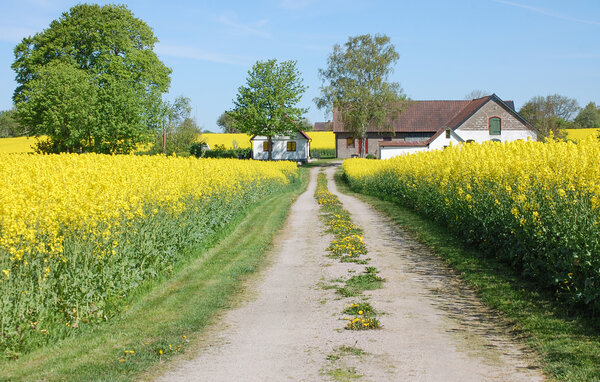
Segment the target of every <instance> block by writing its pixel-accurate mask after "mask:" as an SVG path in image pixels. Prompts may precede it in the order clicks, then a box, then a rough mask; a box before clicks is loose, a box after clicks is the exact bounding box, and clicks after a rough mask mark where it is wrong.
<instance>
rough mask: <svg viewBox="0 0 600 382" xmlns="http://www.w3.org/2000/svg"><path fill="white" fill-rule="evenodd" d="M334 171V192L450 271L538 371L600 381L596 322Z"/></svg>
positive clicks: (598, 323) (599, 336) (599, 325)
mask: <svg viewBox="0 0 600 382" xmlns="http://www.w3.org/2000/svg"><path fill="white" fill-rule="evenodd" d="M342 177H343V175H342V174H341V172H338V173H337V174H336V176H335V180H336V183H337V186H338V189H339V190H340V191H341V192H343V193H346V194H351V195H353V196H355V197H357V198H359V199H361V200H363V201H365V202H367V203H369V204H371V205H372V206H373V207H375V208H376V209H377V210H379V211H380V212H381V213H383V214H385V215H387V216H389V217H390V218H391V219H392V220H394V221H395V222H396V223H397V224H398V225H399V226H400V227H402V228H403V229H404V230H405V231H407V232H410V233H411V234H412V235H413V236H414V237H415V238H416V239H417V240H418V241H420V242H421V243H424V244H426V245H427V246H428V247H430V248H431V249H432V250H433V251H434V253H436V254H437V255H438V256H440V257H441V258H442V259H444V260H445V262H446V263H447V264H448V265H449V266H450V267H452V268H453V269H455V270H456V271H457V273H458V274H459V275H460V277H461V278H462V279H463V280H464V281H465V282H466V283H467V284H468V285H469V286H471V287H472V288H473V289H475V290H476V291H477V293H478V295H479V296H480V298H481V300H482V301H483V302H484V303H485V304H487V305H488V306H490V307H492V308H493V309H495V310H497V311H498V312H500V313H501V314H502V316H503V317H504V318H505V319H507V320H509V321H511V322H512V328H513V332H514V334H515V336H518V337H519V338H521V339H522V340H523V341H525V342H526V343H527V344H528V345H529V346H530V347H531V348H532V349H534V350H536V351H537V353H538V354H539V355H540V357H541V360H542V363H543V367H544V370H545V371H546V372H547V373H548V374H549V375H551V377H552V378H554V379H556V380H561V381H574V382H575V381H600V321H599V320H598V319H593V318H590V317H586V316H582V315H578V316H577V315H571V314H569V313H568V312H567V311H566V310H565V309H564V308H561V307H560V306H559V305H558V304H556V303H555V298H554V296H553V295H552V293H550V292H548V291H544V290H541V289H538V288H537V287H536V286H535V285H534V284H533V283H531V282H530V281H528V280H526V279H525V278H523V277H521V276H520V275H519V274H518V273H516V272H515V270H514V269H512V268H511V267H510V266H509V265H507V264H504V263H501V262H499V261H497V260H496V259H494V258H490V257H485V256H483V255H482V254H481V253H480V252H479V251H477V250H476V249H474V248H472V247H469V246H467V245H465V244H464V243H463V242H461V241H460V240H459V239H458V238H455V237H453V236H452V233H451V232H450V231H449V230H448V229H447V228H446V227H442V226H440V225H437V224H436V223H434V222H432V221H431V220H429V219H427V218H424V217H422V216H420V215H419V214H417V213H416V212H414V211H413V210H410V209H407V208H405V207H402V206H400V205H397V204H395V203H394V202H392V201H386V200H381V199H378V198H375V197H372V196H368V195H362V194H357V193H354V192H352V191H351V190H350V189H349V187H348V186H347V184H346V183H345V182H344V180H343V179H342Z"/></svg>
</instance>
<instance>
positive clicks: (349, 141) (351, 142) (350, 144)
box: [346, 138, 354, 149]
mask: <svg viewBox="0 0 600 382" xmlns="http://www.w3.org/2000/svg"><path fill="white" fill-rule="evenodd" d="M346 147H347V148H352V149H353V148H354V138H346Z"/></svg>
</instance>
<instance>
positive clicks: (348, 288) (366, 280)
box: [336, 267, 384, 297]
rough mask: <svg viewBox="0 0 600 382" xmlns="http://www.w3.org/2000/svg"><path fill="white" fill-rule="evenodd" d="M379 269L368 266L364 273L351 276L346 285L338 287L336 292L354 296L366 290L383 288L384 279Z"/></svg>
mask: <svg viewBox="0 0 600 382" xmlns="http://www.w3.org/2000/svg"><path fill="white" fill-rule="evenodd" d="M378 272H379V271H378V270H377V269H376V268H374V267H367V269H366V270H365V272H364V273H362V274H360V275H356V276H352V277H350V278H349V279H348V280H346V285H345V286H343V287H338V288H337V290H336V292H337V293H338V294H339V295H341V296H343V297H354V296H358V295H360V294H361V293H362V292H364V291H366V290H374V289H379V288H381V286H382V284H383V282H384V279H382V278H381V277H379V276H377V273H378Z"/></svg>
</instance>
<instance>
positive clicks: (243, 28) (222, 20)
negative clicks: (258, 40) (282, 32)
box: [217, 14, 272, 39]
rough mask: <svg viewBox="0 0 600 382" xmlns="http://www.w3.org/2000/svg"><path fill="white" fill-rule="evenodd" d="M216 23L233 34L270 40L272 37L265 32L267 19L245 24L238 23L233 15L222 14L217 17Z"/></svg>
mask: <svg viewBox="0 0 600 382" xmlns="http://www.w3.org/2000/svg"><path fill="white" fill-rule="evenodd" d="M217 22H218V23H219V24H221V25H223V26H226V27H228V28H229V29H230V30H231V31H232V32H233V33H236V34H242V35H253V36H258V37H263V38H266V39H271V38H272V36H271V34H270V33H269V32H267V31H266V30H265V27H266V26H267V24H269V19H262V20H259V21H257V22H254V23H249V24H245V23H242V22H240V21H238V19H237V16H236V15H235V14H223V15H221V16H218V17H217Z"/></svg>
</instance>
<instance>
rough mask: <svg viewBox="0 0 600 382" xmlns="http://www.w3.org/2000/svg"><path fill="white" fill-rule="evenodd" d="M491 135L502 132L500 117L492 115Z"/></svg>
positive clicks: (490, 123)
mask: <svg viewBox="0 0 600 382" xmlns="http://www.w3.org/2000/svg"><path fill="white" fill-rule="evenodd" d="M489 129H490V135H500V134H502V122H501V120H500V117H492V118H490V120H489Z"/></svg>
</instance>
